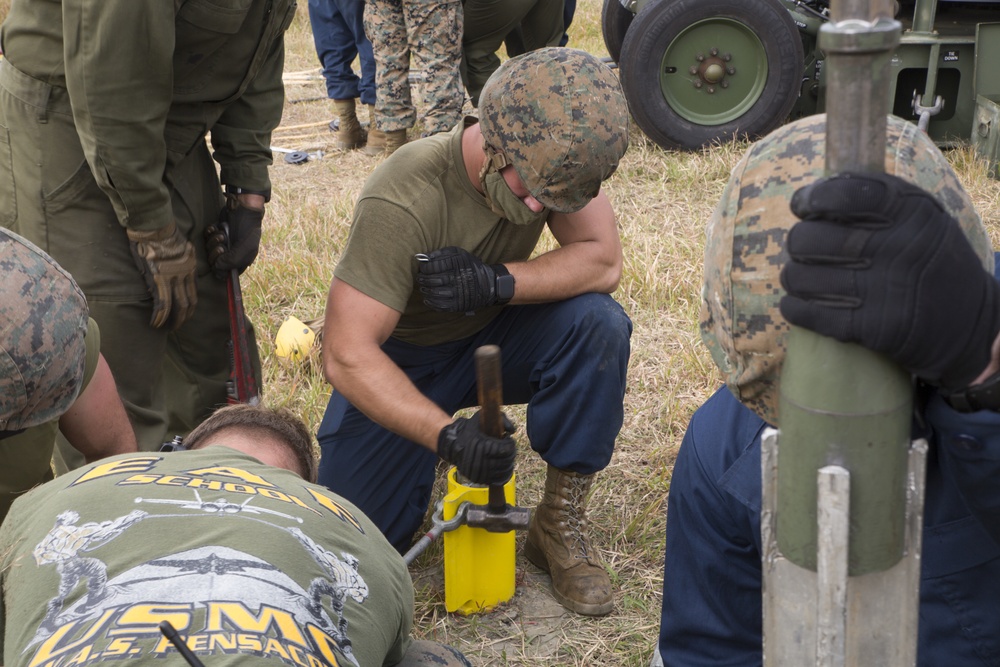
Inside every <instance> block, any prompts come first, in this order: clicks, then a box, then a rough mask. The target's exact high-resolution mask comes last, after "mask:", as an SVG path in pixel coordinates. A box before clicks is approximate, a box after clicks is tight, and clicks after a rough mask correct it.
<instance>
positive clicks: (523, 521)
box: [465, 504, 531, 533]
mask: <svg viewBox="0 0 1000 667" xmlns="http://www.w3.org/2000/svg"><path fill="white" fill-rule="evenodd" d="M530 520H531V510H529V509H528V508H527V507H517V506H515V505H510V504H504V506H503V507H502V508H500V509H493V508H491V507H490V506H488V505H470V506H469V509H468V510H467V511H466V514H465V525H466V526H469V527H470V528H485V529H486V530H487V531H489V532H491V533H509V532H510V531H512V530H527V529H528V522H529V521H530Z"/></svg>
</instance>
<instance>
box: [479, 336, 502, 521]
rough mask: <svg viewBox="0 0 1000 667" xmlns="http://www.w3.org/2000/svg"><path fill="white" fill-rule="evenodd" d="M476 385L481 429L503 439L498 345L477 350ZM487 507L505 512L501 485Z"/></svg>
mask: <svg viewBox="0 0 1000 667" xmlns="http://www.w3.org/2000/svg"><path fill="white" fill-rule="evenodd" d="M474 358H475V362H476V386H477V389H478V393H479V406H480V410H479V426H480V428H481V429H482V430H483V433H485V434H486V435H488V436H490V437H493V438H502V437H503V434H504V428H503V413H502V412H501V408H502V407H503V380H502V379H501V371H500V368H501V366H500V348H499V346H497V345H483V346H482V347H479V348H477V349H476V352H475V357H474ZM489 494H490V498H489V505H488V508H489V510H490V511H491V512H502V511H503V510H504V509H505V508H506V506H507V501H506V499H505V498H504V494H503V485H502V484H491V485H490V490H489Z"/></svg>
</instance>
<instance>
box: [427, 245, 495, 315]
mask: <svg viewBox="0 0 1000 667" xmlns="http://www.w3.org/2000/svg"><path fill="white" fill-rule="evenodd" d="M501 267H503V265H502V264H483V263H482V261H480V259H479V258H478V257H476V256H475V255H473V254H472V253H470V252H468V251H466V250H463V249H462V248H456V247H454V246H449V247H447V248H441V249H439V250H435V251H434V252H431V253H428V254H427V255H426V256H425V259H423V260H421V261H420V264H419V266H418V267H417V285H418V286H419V287H420V293H421V294H423V295H424V303H425V304H426V305H427V307H428V308H433V309H434V310H437V311H440V312H446V313H467V312H470V311H474V310H476V309H478V308H485V307H487V306H494V305H497V304H500V305H503V304H505V303H507V302H508V301H510V297H511V296H513V287H511V290H510V294H509V295H507V296H506V298H505V299H501V298H500V297H499V296H498V295H497V275H498V274H500V275H503V276H509V275H510V274H509V273H508V272H507V269H506V267H503V268H501Z"/></svg>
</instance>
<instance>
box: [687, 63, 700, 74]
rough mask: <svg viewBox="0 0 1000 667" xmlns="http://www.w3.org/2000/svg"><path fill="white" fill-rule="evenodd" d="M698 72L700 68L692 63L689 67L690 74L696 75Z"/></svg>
mask: <svg viewBox="0 0 1000 667" xmlns="http://www.w3.org/2000/svg"><path fill="white" fill-rule="evenodd" d="M697 73H698V68H697V67H695V66H694V65H691V67H690V68H689V69H688V74H690V75H691V76H694V75H696V74H697Z"/></svg>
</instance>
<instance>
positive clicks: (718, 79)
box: [689, 47, 736, 93]
mask: <svg viewBox="0 0 1000 667" xmlns="http://www.w3.org/2000/svg"><path fill="white" fill-rule="evenodd" d="M694 59H695V61H696V62H697V63H698V64H697V65H692V66H691V68H690V70H689V71H690V73H691V75H692V76H695V77H697V78H695V79H694V81H693V82H692V83H693V84H694V87H695V88H697V89H699V90H704V91H705V92H707V93H714V92H715V89H716V88H717V87H718V88H728V87H729V81H727V80H726V77H727V76H732V75H734V74H736V68H735V67H733V66H732V65H731V64H730V61H732V59H733V57H732V55H730V54H728V53H725V54H722V55H719V49H717V48H714V47H713V48H712V49H711V50H710V51H709V55H708V56H705V54H702V53H699V54H697V55H696V56H695V58H694Z"/></svg>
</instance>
